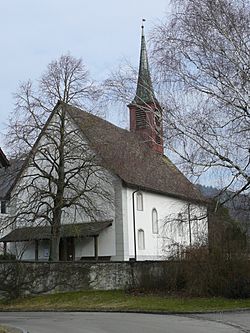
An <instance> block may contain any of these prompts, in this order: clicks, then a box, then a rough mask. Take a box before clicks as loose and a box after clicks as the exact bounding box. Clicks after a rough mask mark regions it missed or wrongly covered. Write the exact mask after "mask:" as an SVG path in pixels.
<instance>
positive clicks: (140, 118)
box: [135, 109, 147, 128]
mask: <svg viewBox="0 0 250 333" xmlns="http://www.w3.org/2000/svg"><path fill="white" fill-rule="evenodd" d="M135 119H136V128H145V127H146V125H147V119H146V112H145V110H142V109H137V110H136V111H135Z"/></svg>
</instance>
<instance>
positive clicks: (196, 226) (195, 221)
mask: <svg viewBox="0 0 250 333" xmlns="http://www.w3.org/2000/svg"><path fill="white" fill-rule="evenodd" d="M193 233H194V237H195V238H197V237H198V235H199V224H198V218H197V216H196V215H194V218H193Z"/></svg>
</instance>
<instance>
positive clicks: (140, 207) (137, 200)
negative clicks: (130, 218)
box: [136, 192, 143, 210]
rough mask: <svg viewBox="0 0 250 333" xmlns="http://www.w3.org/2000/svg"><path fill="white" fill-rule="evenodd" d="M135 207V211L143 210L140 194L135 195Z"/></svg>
mask: <svg viewBox="0 0 250 333" xmlns="http://www.w3.org/2000/svg"><path fill="white" fill-rule="evenodd" d="M136 207H137V210H143V195H142V193H141V192H137V194H136Z"/></svg>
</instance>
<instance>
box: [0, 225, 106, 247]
mask: <svg viewBox="0 0 250 333" xmlns="http://www.w3.org/2000/svg"><path fill="white" fill-rule="evenodd" d="M111 224H112V221H111V220H108V221H100V222H86V223H77V224H62V226H61V233H60V235H61V238H64V237H76V238H77V237H91V236H98V235H99V233H100V232H101V231H102V230H104V229H106V228H107V227H109V226H110V225H111ZM50 238H51V227H50V226H37V227H23V228H18V229H15V230H13V231H11V232H10V233H9V234H8V235H6V236H4V237H3V238H1V239H0V242H17V241H19V242H20V241H29V240H39V239H50Z"/></svg>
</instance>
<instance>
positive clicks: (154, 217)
mask: <svg viewBox="0 0 250 333" xmlns="http://www.w3.org/2000/svg"><path fill="white" fill-rule="evenodd" d="M152 232H153V234H158V232H159V228H158V213H157V210H156V209H155V208H154V209H153V210H152Z"/></svg>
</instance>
